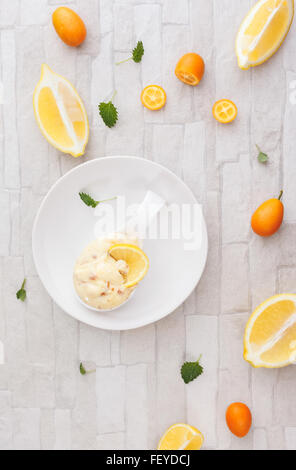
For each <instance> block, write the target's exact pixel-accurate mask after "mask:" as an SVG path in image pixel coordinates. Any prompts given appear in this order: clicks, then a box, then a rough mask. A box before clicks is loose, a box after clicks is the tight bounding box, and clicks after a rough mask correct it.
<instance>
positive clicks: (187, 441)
mask: <svg viewBox="0 0 296 470" xmlns="http://www.w3.org/2000/svg"><path fill="white" fill-rule="evenodd" d="M203 442H204V437H203V435H202V434H201V432H200V431H199V430H198V429H196V428H194V427H193V426H189V424H174V425H173V426H171V427H170V428H169V429H168V430H167V431H166V432H165V434H164V435H163V436H162V438H161V439H160V441H159V444H158V447H157V450H200V448H201V446H202V445H203Z"/></svg>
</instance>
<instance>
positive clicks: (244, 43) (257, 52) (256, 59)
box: [236, 0, 294, 70]
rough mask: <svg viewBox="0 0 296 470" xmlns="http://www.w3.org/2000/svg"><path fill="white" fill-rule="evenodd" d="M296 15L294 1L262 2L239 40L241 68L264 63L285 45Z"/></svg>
mask: <svg viewBox="0 0 296 470" xmlns="http://www.w3.org/2000/svg"><path fill="white" fill-rule="evenodd" d="M293 16H294V0H260V1H259V2H258V3H256V4H255V6H254V7H253V8H252V9H251V10H250V11H249V13H248V14H247V16H246V17H245V19H244V21H243V23H242V24H241V27H240V29H239V32H238V34H237V38H236V55H237V58H238V65H239V67H240V68H241V69H243V70H247V69H249V68H250V67H254V66H256V65H259V64H262V63H263V62H265V61H266V60H267V59H269V58H270V57H271V56H272V55H273V54H274V53H275V52H276V51H277V50H278V48H279V47H280V46H281V44H282V42H283V41H284V39H285V37H286V35H287V34H288V32H289V29H290V26H291V24H292V21H293Z"/></svg>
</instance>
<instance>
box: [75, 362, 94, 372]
mask: <svg viewBox="0 0 296 470" xmlns="http://www.w3.org/2000/svg"><path fill="white" fill-rule="evenodd" d="M79 371H80V374H81V375H86V374H93V373H94V372H96V370H95V369H94V370H86V369H85V367H84V365H83V364H82V362H80V365H79Z"/></svg>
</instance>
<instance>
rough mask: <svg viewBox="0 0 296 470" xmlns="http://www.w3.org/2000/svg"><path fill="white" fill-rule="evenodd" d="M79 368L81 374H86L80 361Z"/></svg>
mask: <svg viewBox="0 0 296 470" xmlns="http://www.w3.org/2000/svg"><path fill="white" fill-rule="evenodd" d="M79 370H80V374H81V375H85V374H86V370H85V368H84V367H83V364H82V362H80V366H79Z"/></svg>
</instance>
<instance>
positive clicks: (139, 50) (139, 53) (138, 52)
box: [116, 41, 145, 65]
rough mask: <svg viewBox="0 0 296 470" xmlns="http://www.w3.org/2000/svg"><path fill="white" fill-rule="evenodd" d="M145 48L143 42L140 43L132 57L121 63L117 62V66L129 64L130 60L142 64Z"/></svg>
mask: <svg viewBox="0 0 296 470" xmlns="http://www.w3.org/2000/svg"><path fill="white" fill-rule="evenodd" d="M144 52H145V50H144V46H143V42H142V41H138V43H137V45H136V47H135V48H134V49H133V55H132V57H128V59H124V60H121V61H120V62H116V65H120V64H123V63H124V62H128V61H129V60H133V61H134V62H136V63H137V64H138V63H139V62H141V60H142V57H143V55H144Z"/></svg>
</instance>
